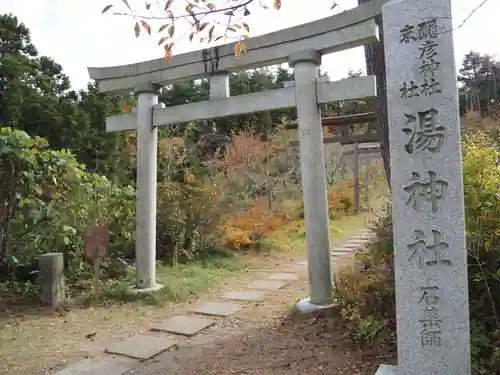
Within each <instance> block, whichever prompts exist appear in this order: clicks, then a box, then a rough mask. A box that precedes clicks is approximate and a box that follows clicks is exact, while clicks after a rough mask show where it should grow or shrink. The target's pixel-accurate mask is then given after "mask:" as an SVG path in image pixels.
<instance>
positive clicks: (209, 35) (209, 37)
mask: <svg viewBox="0 0 500 375" xmlns="http://www.w3.org/2000/svg"><path fill="white" fill-rule="evenodd" d="M214 30H215V25H213V26H212V27H211V28H210V30H208V41H209V42H211V41H212V37H213V35H214Z"/></svg>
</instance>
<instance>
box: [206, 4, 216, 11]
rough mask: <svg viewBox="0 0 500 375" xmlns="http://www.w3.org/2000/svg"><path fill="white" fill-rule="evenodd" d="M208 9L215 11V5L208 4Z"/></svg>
mask: <svg viewBox="0 0 500 375" xmlns="http://www.w3.org/2000/svg"><path fill="white" fill-rule="evenodd" d="M207 8H208V9H210V10H214V9H215V4H213V3H208V4H207Z"/></svg>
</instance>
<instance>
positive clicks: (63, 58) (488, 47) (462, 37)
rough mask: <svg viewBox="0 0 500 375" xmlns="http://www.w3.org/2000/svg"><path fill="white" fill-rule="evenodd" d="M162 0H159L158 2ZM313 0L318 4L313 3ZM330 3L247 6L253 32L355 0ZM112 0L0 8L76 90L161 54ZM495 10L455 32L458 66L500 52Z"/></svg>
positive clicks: (332, 66) (358, 55)
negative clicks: (107, 10) (472, 55)
mask: <svg viewBox="0 0 500 375" xmlns="http://www.w3.org/2000/svg"><path fill="white" fill-rule="evenodd" d="M164 1H165V0H160V2H161V3H163V2H164ZM175 1H177V2H183V1H182V0H175ZM175 1H174V4H175ZM213 1H214V3H218V1H216V0H213ZM267 1H268V2H272V1H270V0H267ZM415 1H418V0H415ZM482 1H483V0H452V4H453V12H454V13H453V17H454V26H455V27H456V26H458V25H459V24H460V23H461V22H462V21H463V19H464V18H465V17H467V16H468V15H469V14H470V12H471V11H472V10H473V9H474V8H476V7H477V6H478V5H479V4H480V3H481V2H482ZM129 2H130V4H134V5H135V7H144V0H129ZM152 2H154V3H155V2H156V1H155V0H152ZM313 2H314V3H316V5H312V3H313ZM331 2H332V0H309V1H307V2H304V1H303V0H283V6H282V9H281V10H280V11H279V12H278V11H275V10H272V9H270V10H261V9H258V8H251V10H252V15H251V16H250V17H249V20H248V21H247V23H248V24H249V25H250V28H251V36H256V35H259V34H264V33H268V32H271V31H275V30H279V29H283V28H286V27H290V26H294V25H297V24H301V23H305V22H309V21H312V20H315V19H318V18H322V17H326V16H329V15H331V14H333V13H334V12H335V13H337V12H339V11H343V10H346V9H350V8H353V7H355V6H356V4H357V0H337V2H338V4H339V6H338V7H337V8H336V10H335V11H331V10H330V6H331ZM110 3H112V4H116V5H117V6H119V5H120V4H121V1H120V0H83V1H77V0H0V13H13V14H14V15H16V16H17V17H18V18H19V19H20V20H21V21H22V22H24V23H25V24H26V25H27V26H28V27H29V29H30V30H31V35H32V40H33V42H34V44H35V45H36V47H37V48H38V50H39V52H40V53H41V54H43V55H47V56H50V57H52V58H53V59H54V60H55V61H56V62H57V63H59V64H61V65H62V66H63V69H64V71H65V73H66V74H67V75H69V77H70V78H71V82H72V86H73V87H74V88H76V89H77V88H83V87H85V86H86V84H87V82H88V81H89V77H88V74H87V66H96V67H98V66H113V65H123V64H128V63H134V62H138V61H143V60H150V59H154V58H158V57H161V56H162V55H163V50H162V48H161V47H159V46H158V45H157V41H158V39H159V37H157V36H156V34H155V35H154V36H152V37H150V36H147V34H145V33H143V35H142V36H141V37H140V38H138V39H136V38H135V36H134V32H133V20H132V19H131V18H128V17H118V16H113V15H101V10H102V9H103V8H104V6H106V5H108V4H110ZM304 3H306V4H307V5H304ZM152 9H153V8H152ZM498 14H500V1H498V0H489V1H488V2H487V3H486V4H485V5H484V6H483V7H481V8H480V9H479V10H478V11H477V12H476V13H475V14H474V15H473V17H471V18H470V19H469V21H467V23H466V24H465V25H464V26H463V27H461V28H460V29H458V30H457V31H455V36H454V37H455V54H456V56H455V58H456V60H457V65H460V64H461V59H462V57H463V55H464V54H465V53H467V52H469V51H470V50H474V51H478V52H481V53H490V54H493V55H497V54H498V53H499V52H500V43H498V42H496V40H498V36H499V35H500V22H498ZM160 25H161V23H154V24H153V23H152V28H153V30H157V29H158V27H159V26H160ZM177 33H178V32H177ZM199 47H200V45H193V44H189V42H188V40H187V38H184V43H181V44H179V46H178V47H177V49H176V50H174V52H176V53H179V52H186V51H188V50H190V49H197V48H199ZM499 57H500V55H499ZM364 64H365V63H364V52H363V49H362V48H357V49H353V50H349V51H345V52H339V53H336V54H332V55H329V56H325V57H324V58H323V68H324V69H325V70H327V71H328V73H329V75H330V76H331V77H332V78H334V79H341V78H344V77H345V76H346V75H347V72H348V70H349V69H353V70H359V69H364Z"/></svg>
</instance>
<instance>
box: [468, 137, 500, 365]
mask: <svg viewBox="0 0 500 375" xmlns="http://www.w3.org/2000/svg"><path fill="white" fill-rule="evenodd" d="M499 155H500V154H499V152H498V150H497V149H496V148H495V145H494V144H493V142H492V141H491V139H490V138H488V136H487V135H486V134H483V133H475V134H471V135H469V136H467V137H466V138H465V140H464V142H463V173H464V192H465V204H466V216H465V220H466V226H467V249H468V255H469V256H468V263H469V267H468V274H469V296H470V297H471V298H470V311H471V330H472V338H471V344H472V348H471V349H472V354H473V357H472V358H473V365H474V369H475V370H476V373H477V374H491V373H492V371H496V374H499V373H500V349H499V348H500V166H498V165H497V161H498V160H499Z"/></svg>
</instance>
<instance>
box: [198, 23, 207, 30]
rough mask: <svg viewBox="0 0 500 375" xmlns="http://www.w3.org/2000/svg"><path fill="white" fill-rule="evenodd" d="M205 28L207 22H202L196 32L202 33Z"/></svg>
mask: <svg viewBox="0 0 500 375" xmlns="http://www.w3.org/2000/svg"><path fill="white" fill-rule="evenodd" d="M207 26H208V22H203V23H202V24H201V26H200V29H199V30H198V31H203V30H204V29H205V27H207Z"/></svg>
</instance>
